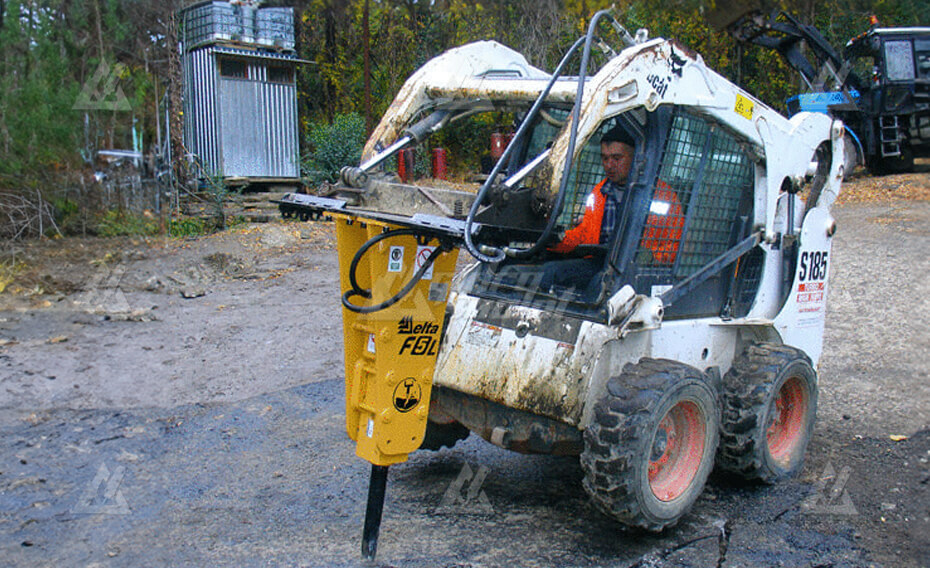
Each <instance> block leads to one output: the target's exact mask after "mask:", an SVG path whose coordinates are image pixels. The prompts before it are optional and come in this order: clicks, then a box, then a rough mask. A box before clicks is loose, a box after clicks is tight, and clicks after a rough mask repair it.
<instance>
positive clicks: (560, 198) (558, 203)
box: [507, 10, 610, 258]
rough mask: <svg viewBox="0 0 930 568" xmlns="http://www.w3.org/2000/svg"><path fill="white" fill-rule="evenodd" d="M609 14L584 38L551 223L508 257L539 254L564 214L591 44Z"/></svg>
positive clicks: (598, 15) (597, 17)
mask: <svg viewBox="0 0 930 568" xmlns="http://www.w3.org/2000/svg"><path fill="white" fill-rule="evenodd" d="M609 13H610V10H601V11H599V12H597V13H596V14H594V17H593V18H591V23H590V24H589V25H588V33H587V35H585V37H584V40H585V42H584V51H583V52H582V54H581V68H580V69H579V73H578V90H577V92H576V93H575V105H574V106H573V107H572V132H571V136H569V138H568V150H567V152H566V154H565V166H564V167H563V168H562V179H561V181H560V182H559V193H558V195H557V196H556V198H555V203H554V204H553V206H552V212H551V213H550V214H549V221H548V222H547V223H546V228H545V229H543V233H542V235H540V237H539V239H537V240H536V242H535V243H534V244H533V246H531V247H529V248H526V249H520V250H516V249H509V250H508V251H507V255H508V256H511V257H514V258H526V257H529V256H532V255H534V254H536V253H537V252H539V251H540V249H542V248H543V247H544V246H545V245H546V242H547V241H548V240H549V235H551V234H552V230H553V229H554V228H555V224H556V222H558V219H559V215H561V213H562V207H564V205H565V193H566V189H567V188H568V178H569V177H570V176H569V172H570V171H571V169H572V163H573V162H574V154H575V144H576V142H577V140H578V122H579V121H580V120H581V103H582V102H583V97H584V82H585V79H586V78H587V74H588V62H589V60H590V59H591V43H592V42H593V40H594V31H595V30H596V29H597V24H598V23H599V22H600V20H601V18H603V17H604V16H606V15H608V14H609ZM576 45H577V43H576Z"/></svg>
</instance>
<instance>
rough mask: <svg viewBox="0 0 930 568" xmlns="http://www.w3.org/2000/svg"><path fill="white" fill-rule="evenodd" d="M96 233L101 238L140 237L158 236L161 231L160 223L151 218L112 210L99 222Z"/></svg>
mask: <svg viewBox="0 0 930 568" xmlns="http://www.w3.org/2000/svg"><path fill="white" fill-rule="evenodd" d="M96 232H97V234H98V235H100V236H101V237H120V236H133V237H140V236H151V235H157V234H159V233H160V232H161V229H160V227H159V226H158V221H156V220H155V219H154V218H152V217H150V216H147V215H136V214H134V213H129V212H126V211H120V210H118V209H111V210H109V211H107V212H105V213H104V214H103V215H102V216H101V217H100V219H99V221H97V231H96Z"/></svg>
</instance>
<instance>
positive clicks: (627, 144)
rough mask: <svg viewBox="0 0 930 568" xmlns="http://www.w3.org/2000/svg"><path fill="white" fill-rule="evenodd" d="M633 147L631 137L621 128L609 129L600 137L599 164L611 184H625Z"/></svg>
mask: <svg viewBox="0 0 930 568" xmlns="http://www.w3.org/2000/svg"><path fill="white" fill-rule="evenodd" d="M635 146H636V142H635V141H634V140H633V137H632V136H630V134H629V132H627V131H626V129H624V128H623V127H621V126H615V127H613V128H611V129H610V130H608V131H607V132H606V133H605V134H604V136H602V137H601V163H602V164H603V165H604V173H605V174H607V179H609V180H610V181H611V182H613V183H624V182H626V178H627V177H628V176H629V175H630V167H632V165H633V150H634V147H635Z"/></svg>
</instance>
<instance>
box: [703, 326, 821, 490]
mask: <svg viewBox="0 0 930 568" xmlns="http://www.w3.org/2000/svg"><path fill="white" fill-rule="evenodd" d="M723 403H724V406H723V420H722V423H721V427H720V428H721V434H720V450H719V452H718V455H717V465H718V467H719V468H720V469H721V470H723V471H726V472H729V473H734V474H736V475H739V476H741V477H743V478H745V479H750V480H760V481H762V482H764V483H775V482H776V481H780V480H782V479H787V478H789V477H792V476H794V475H796V474H797V473H798V472H799V471H800V470H801V466H802V465H803V462H804V453H805V451H806V450H807V446H808V444H809V443H810V439H811V433H812V432H813V426H814V418H815V416H816V414H817V374H816V372H815V371H814V368H813V367H812V366H811V361H810V359H809V358H808V357H807V355H805V354H804V352H803V351H801V350H799V349H795V348H794V347H789V346H787V345H776V344H771V343H760V344H753V345H750V346H749V347H748V348H747V349H746V351H744V352H743V353H742V354H741V355H740V356H739V357H737V358H736V360H734V361H733V367H732V368H731V369H730V371H729V372H727V374H726V376H725V377H724V379H723Z"/></svg>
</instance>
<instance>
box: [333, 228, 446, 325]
mask: <svg viewBox="0 0 930 568" xmlns="http://www.w3.org/2000/svg"><path fill="white" fill-rule="evenodd" d="M420 234H421V233H419V232H417V231H416V230H414V229H396V230H394V231H388V232H386V233H381V234H380V235H375V236H374V237H372V238H370V239H368V241H367V242H366V243H365V244H363V245H362V246H361V247H360V248H359V249H358V250H357V251H356V252H355V256H353V257H352V262H351V263H350V264H349V285H350V286H351V288H350V289H349V290H346V292H345V293H344V294H343V295H342V305H343V306H345V308H346V309H347V310H349V311H351V312H355V313H358V314H371V313H374V312H379V311H381V310H384V309H387V308H389V307H391V306H393V305H394V304H396V303H397V302H399V301H401V300H402V299H403V298H404V297H405V296H406V295H407V294H409V293H410V291H411V290H413V287H414V286H416V285H417V283H418V282H419V281H420V280H421V279H422V278H423V275H424V274H426V271H427V270H429V268H430V266H432V265H433V262H435V261H436V259H437V258H439V255H440V254H442V253H444V252H446V251H447V250H449V247H448V246H447V244H446V243H443V242H441V241H440V244H439V246H437V247H436V248H435V249H433V252H431V253H430V255H429V257H427V259H426V261H425V262H424V263H423V266H421V267H420V268H419V269H418V270H417V271H416V272H415V273H414V275H413V276H412V277H411V278H410V281H409V282H407V284H405V285H404V287H403V288H401V290H400V291H399V292H398V293H397V294H395V295H394V296H392V297H390V298H388V299H387V300H385V301H383V302H381V303H380V304H375V305H373V306H358V305H356V304H353V303H352V302H350V301H349V298H352V297H354V296H361V297H363V298H369V299H370V298H371V290H367V289H365V288H362V287H361V286H359V283H358V279H357V278H356V274H355V273H356V272H357V271H358V264H359V262H361V260H362V256H364V255H365V253H366V252H367V251H368V249H370V248H371V247H373V246H374V245H376V244H377V243H379V242H381V241H383V240H384V239H388V238H391V237H401V236H405V235H407V236H413V237H416V236H419V235H420Z"/></svg>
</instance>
